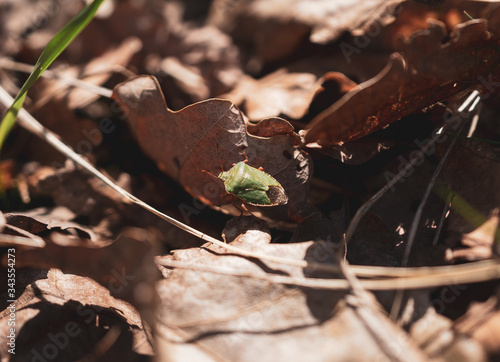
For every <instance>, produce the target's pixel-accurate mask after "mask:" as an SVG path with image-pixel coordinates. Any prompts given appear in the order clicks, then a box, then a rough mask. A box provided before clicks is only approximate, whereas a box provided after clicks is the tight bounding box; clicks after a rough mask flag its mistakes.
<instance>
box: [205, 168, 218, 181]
mask: <svg viewBox="0 0 500 362" xmlns="http://www.w3.org/2000/svg"><path fill="white" fill-rule="evenodd" d="M200 171H201V172H205V173H208V174H209V175H210V176H212V177H215V178H216V179H217V180H220V178H218V177H217V176H215V175H214V174H212V173H210V172H208V171H205V170H200Z"/></svg>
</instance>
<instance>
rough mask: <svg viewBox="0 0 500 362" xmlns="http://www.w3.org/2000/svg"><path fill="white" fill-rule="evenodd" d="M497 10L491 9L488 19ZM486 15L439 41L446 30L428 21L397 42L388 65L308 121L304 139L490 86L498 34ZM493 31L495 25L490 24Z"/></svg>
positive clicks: (359, 133)
mask: <svg viewBox="0 0 500 362" xmlns="http://www.w3.org/2000/svg"><path fill="white" fill-rule="evenodd" d="M498 16H500V12H496V13H494V14H493V15H492V17H493V20H494V19H495V18H496V17H498ZM488 30H489V29H488V22H487V21H486V20H481V19H480V20H472V21H469V22H466V23H463V24H460V25H458V26H457V27H456V29H455V31H454V32H453V33H451V34H450V41H449V42H447V43H446V44H442V41H443V39H444V38H445V36H446V34H445V30H444V28H443V26H442V24H441V23H438V22H433V23H432V24H431V26H430V27H429V29H428V30H425V31H421V32H417V33H416V34H415V35H414V36H413V37H412V39H410V40H409V41H408V42H405V43H401V44H400V51H399V52H397V53H393V54H392V56H391V58H390V60H389V63H388V64H387V66H386V67H385V68H384V69H383V70H382V71H381V72H380V73H379V74H378V75H377V76H375V77H374V78H372V79H370V80H369V81H367V82H364V83H362V84H360V85H358V86H357V87H356V88H354V89H353V90H352V91H350V92H349V93H348V94H346V95H345V96H344V97H343V98H341V99H340V100H339V101H337V102H336V103H334V104H333V105H332V106H331V107H330V108H328V109H326V110H325V111H323V112H322V113H320V114H319V115H318V116H317V117H316V118H315V119H314V120H313V121H312V122H311V124H310V125H309V130H308V132H307V134H306V136H305V142H306V143H314V142H317V143H319V144H321V145H333V144H339V143H344V142H349V141H352V140H355V139H358V138H360V137H363V136H366V135H367V134H369V133H371V132H373V131H376V130H378V129H381V128H383V127H385V126H387V125H389V124H390V123H392V122H394V121H396V120H398V119H400V118H402V117H404V116H406V115H408V114H411V113H413V112H415V111H417V110H420V109H422V108H424V107H426V106H429V105H432V104H434V103H436V102H437V101H439V100H443V99H446V98H448V97H450V96H452V95H454V94H457V93H458V92H461V91H463V90H466V89H469V88H471V87H480V86H481V85H482V86H484V87H485V88H486V89H485V91H487V92H491V91H492V89H491V88H492V87H494V86H496V84H497V80H498V77H499V74H498V71H497V70H496V69H498V67H497V65H498V62H499V60H500V53H499V51H498V47H497V45H496V44H497V41H498V37H497V36H496V35H497V34H495V33H490V32H489V31H488ZM490 30H493V31H495V29H490Z"/></svg>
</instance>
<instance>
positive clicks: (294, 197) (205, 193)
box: [113, 76, 311, 220]
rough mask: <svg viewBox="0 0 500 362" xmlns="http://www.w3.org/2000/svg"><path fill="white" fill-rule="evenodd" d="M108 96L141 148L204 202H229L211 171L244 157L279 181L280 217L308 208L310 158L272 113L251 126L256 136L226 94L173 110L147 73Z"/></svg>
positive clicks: (298, 216) (298, 215)
mask: <svg viewBox="0 0 500 362" xmlns="http://www.w3.org/2000/svg"><path fill="white" fill-rule="evenodd" d="M113 98H114V99H115V100H116V101H117V102H118V104H119V105H120V107H121V108H122V109H123V110H124V111H125V112H126V114H127V117H128V118H127V119H128V121H129V123H130V126H131V128H132V130H133V132H134V133H135V135H136V137H137V139H138V142H139V144H140V145H141V147H142V149H143V150H144V151H145V153H146V154H147V155H148V156H149V157H151V158H152V159H153V160H155V161H156V162H157V164H158V166H159V167H160V169H161V170H162V171H164V172H165V173H167V174H168V175H169V176H170V177H172V178H173V179H175V180H177V181H178V182H179V183H180V184H181V185H182V186H183V187H184V188H185V189H186V191H188V192H189V193H190V194H191V195H192V196H194V197H196V198H198V199H199V200H201V201H203V202H204V203H206V204H207V205H210V206H221V205H226V204H231V203H232V201H233V200H234V199H232V197H231V196H230V195H228V194H227V193H226V191H225V189H224V184H223V182H222V181H221V180H219V179H218V178H217V177H214V176H213V175H218V174H219V173H220V172H221V171H222V170H221V164H222V168H223V170H224V171H227V170H229V169H230V168H231V167H232V166H233V164H235V163H237V162H239V161H243V160H245V157H248V164H249V165H250V166H254V167H262V168H263V169H264V171H265V172H266V173H268V174H270V175H271V176H273V177H274V178H275V179H276V180H278V182H279V183H280V184H281V185H282V186H283V187H284V189H285V191H286V193H287V195H288V199H289V203H288V204H287V205H286V206H280V207H279V208H282V210H284V211H281V214H280V217H282V218H284V219H288V218H290V219H293V220H297V219H298V220H300V219H301V218H302V216H301V215H302V213H304V212H308V208H309V205H308V204H307V202H306V199H305V198H306V195H307V190H308V187H309V178H310V176H311V169H310V162H309V159H308V157H307V156H306V155H305V154H304V153H303V152H301V151H300V150H299V149H298V136H297V135H296V134H294V133H293V128H292V127H291V126H290V125H289V124H288V122H286V121H285V120H282V119H279V118H274V119H273V120H265V121H264V122H263V123H262V124H261V125H258V126H255V127H251V130H252V132H255V133H256V134H257V135H258V136H256V135H253V134H250V133H247V130H246V127H245V122H244V119H243V115H242V114H241V112H240V111H239V109H238V108H237V107H236V106H235V105H234V104H233V103H231V102H230V101H227V100H222V99H209V100H206V101H202V102H198V103H195V104H192V105H190V106H188V107H185V108H183V109H181V110H180V111H177V112H175V111H172V110H170V109H168V108H167V106H166V104H165V100H164V98H163V94H162V93H161V91H160V87H159V84H158V82H157V81H156V79H155V78H153V77H150V76H141V77H136V78H133V79H132V80H130V81H127V82H124V83H121V84H119V85H118V86H116V87H115V89H114V93H113ZM261 135H266V136H261ZM205 171H206V172H205ZM207 172H208V173H211V174H212V175H210V174H208V173H207ZM239 213H240V212H238V214H239Z"/></svg>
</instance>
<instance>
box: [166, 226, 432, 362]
mask: <svg viewBox="0 0 500 362" xmlns="http://www.w3.org/2000/svg"><path fill="white" fill-rule="evenodd" d="M247 220H248V219H244V218H242V219H240V220H235V221H234V222H233V224H232V225H231V226H229V230H227V231H226V232H229V233H230V232H231V230H233V229H234V230H240V231H243V230H244V229H245V225H243V224H240V225H238V224H239V223H246V222H247ZM246 225H247V226H246V228H247V229H249V231H247V232H243V233H242V234H240V236H239V237H238V238H237V239H236V240H235V241H234V242H233V243H232V245H238V246H240V247H244V248H246V249H250V250H254V251H257V250H258V251H259V252H263V253H265V254H267V255H276V256H277V255H279V256H281V257H287V258H292V259H306V260H308V261H318V258H321V262H324V263H333V262H334V261H333V260H335V259H336V258H337V257H338V255H337V256H336V255H335V254H336V251H335V250H333V249H331V245H330V244H329V243H323V242H303V243H295V244H269V240H270V238H269V237H268V236H266V235H267V233H266V232H265V230H263V229H261V228H260V226H258V225H257V224H254V223H252V222H250V223H249V224H246ZM214 252H222V250H220V249H219V248H216V247H210V250H205V249H189V250H178V251H174V252H173V254H172V255H171V256H164V257H161V258H159V260H160V262H161V261H163V262H165V263H166V264H167V265H168V263H169V262H177V263H181V264H183V265H188V266H191V267H192V270H190V269H184V268H175V269H173V270H171V269H169V268H164V267H162V270H163V274H164V276H165V277H166V279H165V280H163V281H162V282H161V283H160V284H159V294H160V298H161V301H162V302H161V307H160V308H159V310H158V323H157V325H158V332H159V333H158V338H157V343H158V351H159V358H166V357H167V356H168V358H170V359H171V360H172V361H181V360H185V359H186V356H189V357H190V358H196V360H201V361H205V360H210V359H218V360H220V359H226V360H231V361H253V360H255V356H256V355H258V356H260V357H259V358H260V359H261V360H264V361H276V360H289V361H300V360H310V359H313V360H332V358H334V359H335V360H340V361H343V360H349V359H351V358H352V353H353V350H356V358H360V359H365V360H370V359H372V358H373V357H374V356H377V358H378V359H379V360H382V361H385V360H390V359H391V357H392V356H394V355H397V354H398V353H401V351H403V350H404V351H405V354H406V358H407V360H412V361H420V360H423V359H422V358H423V356H422V355H421V353H420V352H419V351H418V350H417V349H415V347H414V346H412V344H411V342H408V340H407V338H406V337H405V334H404V332H402V331H400V330H398V329H397V328H396V327H395V326H394V325H393V324H391V323H390V322H389V320H388V318H387V317H386V316H385V315H384V314H383V313H382V312H381V310H380V308H379V307H378V306H377V305H376V304H374V305H363V304H362V303H360V304H357V303H358V302H360V301H356V298H353V297H352V296H346V293H345V292H344V291H326V290H312V289H301V288H295V287H291V286H286V285H281V284H273V283H270V282H268V281H265V280H259V279H253V278H248V277H247V278H245V277H241V276H232V275H231V270H235V271H237V272H246V273H249V274H251V275H258V276H262V277H265V275H266V274H268V273H269V274H271V275H282V274H283V275H289V276H295V277H303V276H304V274H305V275H307V276H309V277H313V278H314V277H322V276H323V277H324V276H325V275H324V273H320V272H318V271H314V270H308V271H305V272H304V271H302V270H300V269H296V268H292V267H284V266H279V267H277V266H275V265H268V264H267V263H266V262H262V261H256V260H248V259H245V258H241V257H238V256H234V255H227V254H226V255H224V256H220V255H217V254H215V253H214ZM197 265H199V266H200V267H208V268H214V269H217V270H221V271H225V272H226V273H225V274H219V273H210V272H204V271H201V270H196V266H197ZM330 276H331V275H330ZM186 286H189V287H186ZM365 318H370V321H369V322H367V320H365ZM373 321H375V324H376V327H375V328H376V330H373V329H371V326H373V324H371V323H373ZM370 322H371V323H370ZM389 331H390V332H389ZM377 334H379V336H382V335H386V336H387V335H390V336H391V340H392V341H397V343H398V345H399V346H400V347H401V350H400V351H396V352H394V351H387V350H384V348H383V347H381V344H380V343H379V339H378V337H377ZM359 345H363V348H362V349H359ZM392 353H395V354H392Z"/></svg>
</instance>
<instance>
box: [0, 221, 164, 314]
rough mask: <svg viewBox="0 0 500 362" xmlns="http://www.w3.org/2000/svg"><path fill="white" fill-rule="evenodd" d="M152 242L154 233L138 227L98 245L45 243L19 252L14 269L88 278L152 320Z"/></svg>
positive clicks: (153, 293) (80, 242) (75, 242)
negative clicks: (40, 270) (52, 272)
mask: <svg viewBox="0 0 500 362" xmlns="http://www.w3.org/2000/svg"><path fill="white" fill-rule="evenodd" d="M145 240H148V241H151V243H150V242H147V241H145ZM155 240H156V236H155V235H154V234H153V233H151V232H148V231H146V230H142V229H138V228H128V229H125V230H124V231H123V233H122V234H121V235H120V236H119V237H118V239H117V240H116V241H114V242H110V241H107V242H99V243H98V246H96V245H95V244H89V243H88V242H87V241H86V240H73V242H72V243H71V244H69V245H68V243H64V245H61V244H63V243H61V242H58V243H57V244H56V243H53V242H51V241H50V240H47V245H46V246H45V247H44V248H42V249H35V250H24V251H22V250H19V251H18V252H17V253H16V267H17V268H28V267H31V268H41V269H47V270H48V269H50V268H57V269H60V270H61V271H62V272H64V273H66V274H76V275H80V276H84V277H88V278H90V279H92V280H93V281H95V282H97V283H99V284H101V285H102V286H104V287H105V288H107V289H109V292H108V293H111V295H112V296H114V297H116V298H120V299H123V300H125V301H127V302H129V303H131V304H132V305H134V307H136V308H137V309H138V310H140V311H141V312H142V313H143V317H144V318H146V319H147V320H149V321H151V317H152V313H153V307H154V306H153V303H154V296H155V292H154V281H155V279H156V273H155V268H154V264H153V254H154V247H153V246H154V245H152V244H154V242H155ZM103 245H105V246H103ZM5 257H6V255H4V260H3V264H5V261H6V260H5V259H6V258H5ZM89 263H90V265H92V267H91V268H89ZM89 292H90V291H87V293H89Z"/></svg>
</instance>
